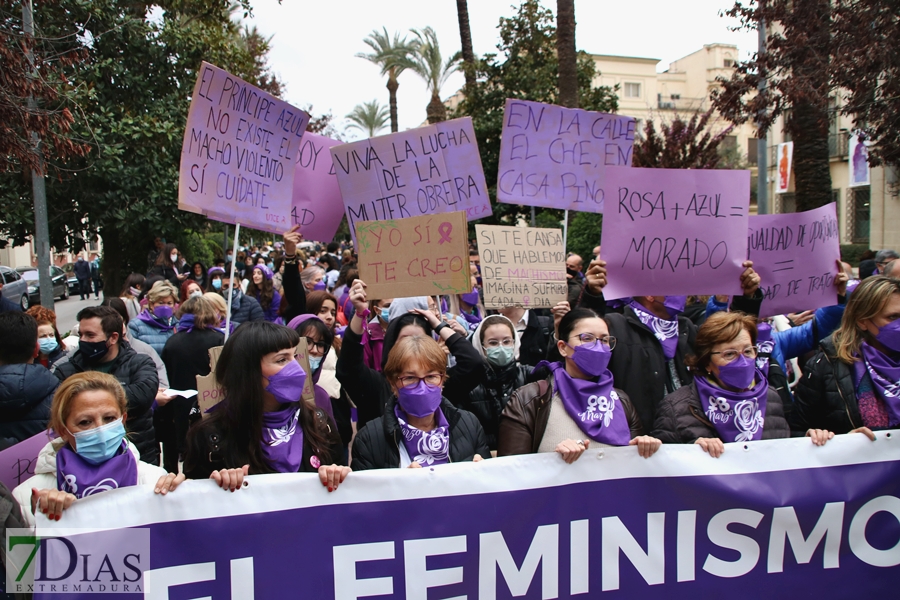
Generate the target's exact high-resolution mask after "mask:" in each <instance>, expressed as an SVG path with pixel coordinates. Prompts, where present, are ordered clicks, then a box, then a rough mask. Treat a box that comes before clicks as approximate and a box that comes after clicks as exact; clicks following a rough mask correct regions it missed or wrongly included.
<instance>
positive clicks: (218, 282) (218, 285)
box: [212, 279, 222, 290]
mask: <svg viewBox="0 0 900 600" xmlns="http://www.w3.org/2000/svg"><path fill="white" fill-rule="evenodd" d="M212 286H213V289H214V290H221V289H222V280H221V279H213V280H212Z"/></svg>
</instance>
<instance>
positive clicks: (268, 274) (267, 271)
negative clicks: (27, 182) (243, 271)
mask: <svg viewBox="0 0 900 600" xmlns="http://www.w3.org/2000/svg"><path fill="white" fill-rule="evenodd" d="M253 268H254V269H259V270H260V271H262V274H263V276H264V277H265V278H266V279H272V269H270V268H269V267H267V266H266V265H253Z"/></svg>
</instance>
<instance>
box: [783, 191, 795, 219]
mask: <svg viewBox="0 0 900 600" xmlns="http://www.w3.org/2000/svg"><path fill="white" fill-rule="evenodd" d="M778 195H779V196H781V210H779V211H778V212H779V213H781V214H787V213H793V212H797V195H796V194H794V192H788V193H787V194H778Z"/></svg>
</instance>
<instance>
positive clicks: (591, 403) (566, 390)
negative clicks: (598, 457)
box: [535, 361, 631, 446]
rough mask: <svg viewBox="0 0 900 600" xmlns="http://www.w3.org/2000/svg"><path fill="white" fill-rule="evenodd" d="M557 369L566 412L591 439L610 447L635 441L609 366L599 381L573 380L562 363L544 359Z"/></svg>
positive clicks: (557, 379)
mask: <svg viewBox="0 0 900 600" xmlns="http://www.w3.org/2000/svg"><path fill="white" fill-rule="evenodd" d="M541 366H546V367H548V368H549V369H550V370H551V371H553V382H554V383H555V384H556V393H557V394H558V395H559V398H560V400H562V404H563V406H564V407H565V408H566V412H567V413H568V414H569V416H570V417H572V420H573V421H575V422H576V423H577V424H578V426H579V427H580V428H581V430H582V431H583V432H584V433H585V435H587V436H588V437H589V438H591V439H592V440H594V441H595V442H600V443H601V444H608V445H610V446H627V445H628V442H629V441H631V429H630V428H629V427H628V418H627V417H626V416H625V408H624V407H623V406H622V400H621V399H620V398H619V395H618V394H617V393H616V391H615V390H614V389H613V376H612V373H610V371H609V369H607V370H606V371H604V372H603V374H602V375H601V376H600V377H599V378H598V380H597V381H593V380H590V379H572V377H571V376H570V375H569V374H568V373H567V372H566V368H565V367H564V366H563V364H562V363H559V362H552V363H550V362H547V361H541V362H540V363H538V366H537V367H535V368H538V367H541Z"/></svg>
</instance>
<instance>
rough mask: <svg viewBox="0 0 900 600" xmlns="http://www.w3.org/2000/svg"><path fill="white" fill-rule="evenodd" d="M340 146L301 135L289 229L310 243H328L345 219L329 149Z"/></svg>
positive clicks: (307, 134)
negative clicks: (298, 230)
mask: <svg viewBox="0 0 900 600" xmlns="http://www.w3.org/2000/svg"><path fill="white" fill-rule="evenodd" d="M341 143H342V142H339V141H337V140H333V139H331V138H327V137H325V136H322V135H316V134H314V133H309V132H307V133H305V134H303V139H302V140H301V141H300V151H299V152H298V153H297V163H296V165H295V166H294V193H293V200H292V205H291V212H290V217H289V218H288V219H287V222H288V227H293V226H294V225H300V231H302V232H303V236H304V237H305V238H306V239H309V240H330V239H332V238H333V237H334V234H335V233H337V229H338V226H340V224H341V218H342V217H343V216H344V203H343V201H342V200H341V189H340V187H338V181H337V175H336V174H335V171H334V165H333V164H332V161H331V152H329V148H331V147H333V146H337V145H340V144H341Z"/></svg>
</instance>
